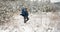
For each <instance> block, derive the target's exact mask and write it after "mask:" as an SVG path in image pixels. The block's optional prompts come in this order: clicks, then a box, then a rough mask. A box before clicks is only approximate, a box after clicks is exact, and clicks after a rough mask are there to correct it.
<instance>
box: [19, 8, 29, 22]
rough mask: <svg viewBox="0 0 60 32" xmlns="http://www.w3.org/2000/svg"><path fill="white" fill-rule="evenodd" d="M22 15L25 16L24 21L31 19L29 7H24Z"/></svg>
mask: <svg viewBox="0 0 60 32" xmlns="http://www.w3.org/2000/svg"><path fill="white" fill-rule="evenodd" d="M20 15H22V16H23V17H24V23H26V22H27V21H28V20H29V18H28V11H27V8H22V14H20Z"/></svg>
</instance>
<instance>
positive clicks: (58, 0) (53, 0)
mask: <svg viewBox="0 0 60 32" xmlns="http://www.w3.org/2000/svg"><path fill="white" fill-rule="evenodd" d="M31 1H33V0H31ZM39 1H40V0H39ZM51 2H60V0H51Z"/></svg>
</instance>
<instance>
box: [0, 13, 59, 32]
mask: <svg viewBox="0 0 60 32" xmlns="http://www.w3.org/2000/svg"><path fill="white" fill-rule="evenodd" d="M13 18H14V20H12V22H11V23H10V24H9V23H8V24H5V25H4V26H0V32H60V30H59V23H60V20H59V19H60V16H58V14H55V13H52V12H48V13H45V12H44V13H41V14H30V15H29V21H28V22H27V23H24V20H23V17H22V16H20V15H16V16H13ZM57 27H58V28H57Z"/></svg>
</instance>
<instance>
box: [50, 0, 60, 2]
mask: <svg viewBox="0 0 60 32" xmlns="http://www.w3.org/2000/svg"><path fill="white" fill-rule="evenodd" d="M51 2H60V0H51Z"/></svg>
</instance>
